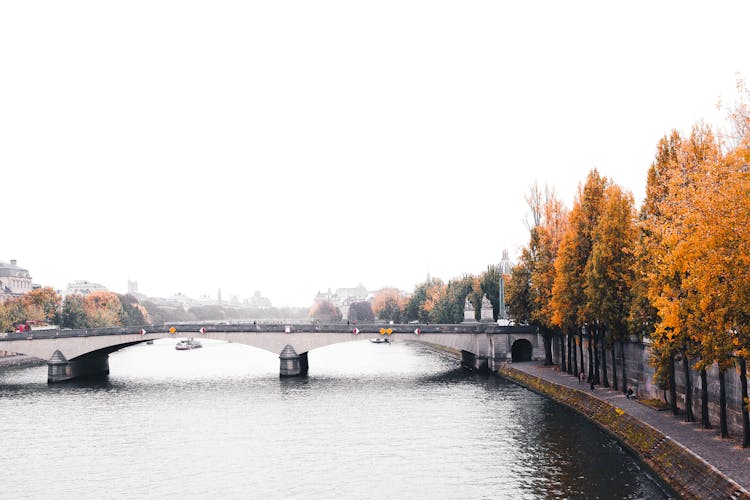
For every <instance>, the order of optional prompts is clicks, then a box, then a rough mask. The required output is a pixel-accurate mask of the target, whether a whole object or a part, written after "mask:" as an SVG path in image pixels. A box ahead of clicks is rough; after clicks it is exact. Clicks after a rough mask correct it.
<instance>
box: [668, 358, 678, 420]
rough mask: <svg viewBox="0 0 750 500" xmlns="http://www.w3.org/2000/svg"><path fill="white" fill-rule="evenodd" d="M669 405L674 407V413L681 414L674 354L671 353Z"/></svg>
mask: <svg viewBox="0 0 750 500" xmlns="http://www.w3.org/2000/svg"><path fill="white" fill-rule="evenodd" d="M669 406H670V407H671V408H672V414H673V415H679V414H680V409H679V408H677V383H676V382H675V378H674V354H670V355H669Z"/></svg>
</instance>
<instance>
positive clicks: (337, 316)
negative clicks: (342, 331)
mask: <svg viewBox="0 0 750 500" xmlns="http://www.w3.org/2000/svg"><path fill="white" fill-rule="evenodd" d="M308 315H309V316H310V317H311V318H313V319H316V320H319V321H325V322H328V321H330V322H336V321H341V318H342V316H341V311H339V308H338V307H336V306H335V305H334V304H333V303H331V302H329V301H327V300H322V301H320V302H316V303H314V304H313V305H312V307H311V308H310V312H309V313H308Z"/></svg>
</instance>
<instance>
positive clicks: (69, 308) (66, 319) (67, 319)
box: [60, 294, 86, 328]
mask: <svg viewBox="0 0 750 500" xmlns="http://www.w3.org/2000/svg"><path fill="white" fill-rule="evenodd" d="M60 324H61V326H62V327H63V328H86V311H84V308H83V295H80V294H71V295H67V296H66V297H65V300H64V301H63V308H62V321H61V323H60Z"/></svg>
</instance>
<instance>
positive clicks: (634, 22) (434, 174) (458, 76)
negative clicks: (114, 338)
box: [0, 0, 750, 306]
mask: <svg viewBox="0 0 750 500" xmlns="http://www.w3.org/2000/svg"><path fill="white" fill-rule="evenodd" d="M748 19H750V2H746V1H737V2H715V1H713V2H695V3H690V2H661V1H660V2H656V1H634V2H601V1H597V2H573V1H568V2H559V1H549V2H544V1H536V2H531V1H530V2H501V1H486V2H485V1H470V0H469V1H466V0H464V1H436V0H430V1H411V0H398V1H377V2H360V1H352V0H347V1H336V2H334V1H311V0H305V1H263V2H253V1H237V2H231V1H160V0H148V1H128V2H109V1H102V0H96V1H88V2H81V1H64V2H60V1H50V2H45V1H20V2H19V1H7V0H0V169H1V170H0V193H1V196H2V200H3V203H2V207H3V208H2V212H3V216H2V225H1V226H0V227H2V235H1V236H0V260H4V261H9V260H11V259H17V260H18V264H19V265H20V266H22V267H24V268H26V269H28V270H29V271H30V273H31V275H32V277H33V279H34V282H35V283H39V284H42V285H51V286H54V287H56V288H59V289H62V288H65V287H66V285H67V283H68V282H70V281H73V280H78V279H86V280H89V281H94V282H98V283H102V284H104V285H105V286H107V287H108V288H109V289H111V290H113V291H116V292H121V293H122V292H125V291H126V289H127V281H128V279H131V280H137V281H138V283H139V290H140V291H141V292H142V293H145V294H147V295H152V296H169V295H172V294H174V293H176V292H182V293H185V294H187V295H191V296H193V297H198V296H199V295H204V294H206V295H213V296H215V295H216V293H217V291H218V290H219V289H221V291H222V295H223V297H224V298H228V297H229V296H230V295H232V294H238V295H240V296H241V297H249V296H251V295H252V293H253V291H255V290H259V291H261V292H262V293H263V294H264V295H265V296H267V297H269V298H270V299H271V301H272V302H273V303H274V305H279V306H281V305H301V306H307V305H309V304H310V303H311V302H312V300H313V298H314V296H315V294H316V293H317V292H318V290H327V289H328V288H329V287H330V288H337V287H354V286H356V285H357V284H358V283H360V282H361V283H363V284H364V285H365V286H366V287H367V288H368V289H370V290H375V289H377V288H380V287H383V286H387V285H391V286H396V287H399V288H401V289H404V290H407V291H411V290H413V288H414V285H415V284H417V283H419V282H422V281H423V280H424V279H425V277H426V275H427V273H428V271H429V273H430V274H431V275H432V276H435V277H440V278H442V279H444V280H446V281H447V280H449V279H450V278H453V277H457V276H460V275H462V274H463V273H475V274H476V273H480V272H481V271H483V270H484V269H486V267H487V265H489V264H494V263H497V262H498V261H499V260H500V258H501V256H502V251H503V249H508V251H509V252H510V255H511V257H512V258H515V257H516V256H517V255H518V252H519V250H520V248H521V247H522V246H523V245H525V243H526V242H527V235H528V234H527V230H526V228H525V226H524V219H525V218H526V217H527V213H528V210H527V207H526V204H525V201H524V194H525V193H527V192H528V189H529V186H530V185H531V184H532V183H534V182H535V181H538V182H539V183H540V184H542V185H543V184H545V183H547V184H549V185H550V186H552V187H554V188H555V189H556V190H557V191H558V194H559V195H560V196H561V198H562V199H563V200H564V201H565V203H566V204H567V205H568V206H570V205H571V203H572V200H573V196H574V193H575V190H576V188H577V185H578V184H579V183H580V182H581V181H583V180H584V179H585V177H586V174H587V173H588V171H589V170H590V169H592V168H594V167H596V168H598V169H599V171H600V172H601V173H602V174H604V175H607V176H609V177H611V178H612V179H613V180H614V181H615V182H617V183H619V184H621V185H622V186H624V187H626V188H627V189H630V190H631V191H632V192H633V194H634V196H635V198H636V200H637V201H638V202H640V200H642V197H643V192H644V187H645V178H646V171H647V169H648V166H649V164H650V162H651V160H652V158H653V156H654V151H655V147H656V143H657V141H658V140H659V138H660V137H662V136H663V135H664V134H665V133H668V132H669V131H670V130H671V129H673V128H676V129H678V130H680V131H683V132H689V130H690V127H691V126H692V124H693V123H694V122H695V121H697V120H699V119H702V118H703V119H706V120H707V121H709V122H711V123H716V122H717V121H718V120H719V118H720V116H721V115H720V114H719V113H718V112H717V111H716V108H715V104H716V102H717V100H718V99H719V98H720V97H722V98H723V99H724V100H728V101H733V100H734V99H735V94H734V92H733V90H734V84H735V75H736V73H737V72H739V73H740V74H742V75H743V76H744V77H746V78H750V34H749V32H748Z"/></svg>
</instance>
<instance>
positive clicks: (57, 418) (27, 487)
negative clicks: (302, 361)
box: [0, 340, 667, 499]
mask: <svg viewBox="0 0 750 500" xmlns="http://www.w3.org/2000/svg"><path fill="white" fill-rule="evenodd" d="M174 343H175V341H173V340H163V341H157V342H156V343H154V344H153V345H145V344H143V345H139V346H135V347H131V348H128V349H125V350H123V351H120V352H117V353H114V354H112V355H111V356H110V370H111V374H110V376H109V378H108V379H106V380H104V381H95V382H86V383H72V384H62V385H51V386H48V385H47V382H46V380H47V368H46V366H41V367H32V368H23V369H9V370H5V371H0V415H2V418H3V432H2V441H1V443H2V452H0V470H2V472H3V477H4V479H5V480H4V481H3V485H2V486H1V487H0V492H1V493H0V497H2V498H40V497H48V498H167V497H170V498H176V497H181V498H262V499H266V498H305V499H331V498H352V499H358V498H363V499H364V498H409V499H442V498H446V499H447V498H451V499H454V498H501V499H504V498H513V499H516V498H606V499H610V498H643V499H653V498H667V494H666V493H665V492H664V491H663V490H662V489H661V488H660V486H659V485H658V484H657V483H655V482H654V481H653V480H652V479H651V478H650V477H649V476H648V475H647V474H646V473H645V472H644V471H643V470H642V469H641V467H640V466H639V465H638V463H637V462H635V461H634V459H633V458H631V456H630V455H628V454H627V453H625V452H624V451H623V450H622V448H621V447H620V446H619V445H618V444H617V443H616V442H615V441H613V440H612V439H611V438H609V437H608V436H607V435H605V434H604V433H603V432H601V431H600V430H599V429H598V428H596V427H594V426H593V425H591V424H589V423H588V422H586V421H584V420H583V419H582V418H581V417H578V416H577V415H575V414H574V413H572V412H571V411H569V410H567V409H566V408H564V407H562V406H560V405H558V404H556V403H553V402H551V401H549V400H546V399H544V398H542V397H541V396H538V395H537V394H534V393H532V392H529V391H527V390H526V389H523V388H521V387H519V386H517V385H514V384H512V383H509V382H505V381H503V380H501V379H497V378H494V377H482V376H477V375H472V374H468V373H465V372H463V371H462V370H460V369H458V368H457V363H456V362H455V361H453V360H450V359H447V358H444V357H441V356H439V355H437V354H435V353H433V352H431V351H428V350H424V349H423V348H420V347H418V346H414V345H406V344H399V343H394V344H390V345H389V344H382V345H375V344H371V343H369V342H367V341H361V342H351V343H347V344H339V345H335V346H330V347H327V348H323V349H319V350H314V351H312V352H310V354H309V362H310V373H309V376H308V377H307V378H304V379H280V378H279V376H278V369H279V360H278V357H277V356H274V355H272V354H269V353H265V352H263V351H259V350H255V349H252V348H249V347H246V346H240V345H235V344H227V343H222V342H212V341H205V342H204V348H203V349H197V350H193V351H176V350H175V349H174Z"/></svg>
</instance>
